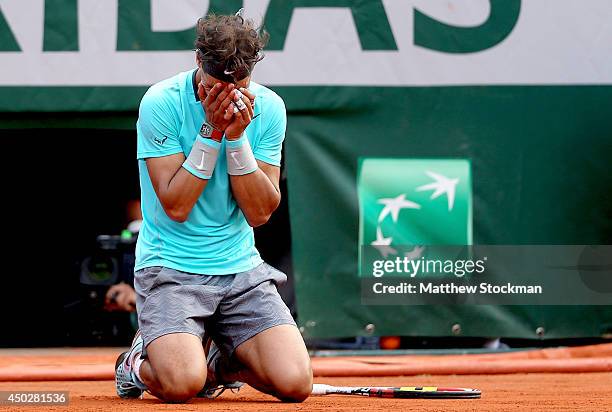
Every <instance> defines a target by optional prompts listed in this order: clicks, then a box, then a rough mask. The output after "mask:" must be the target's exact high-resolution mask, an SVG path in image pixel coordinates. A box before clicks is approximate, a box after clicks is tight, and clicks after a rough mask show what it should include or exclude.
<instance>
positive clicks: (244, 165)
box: [225, 133, 257, 176]
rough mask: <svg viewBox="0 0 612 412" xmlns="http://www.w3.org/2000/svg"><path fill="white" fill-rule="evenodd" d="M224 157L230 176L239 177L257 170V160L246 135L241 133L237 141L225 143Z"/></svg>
mask: <svg viewBox="0 0 612 412" xmlns="http://www.w3.org/2000/svg"><path fill="white" fill-rule="evenodd" d="M225 155H226V158H227V173H228V174H230V175H234V176H241V175H246V174H249V173H253V172H254V171H255V170H257V160H255V156H253V151H252V150H251V144H250V143H249V139H248V138H247V135H246V133H242V136H240V138H239V139H236V140H226V141H225Z"/></svg>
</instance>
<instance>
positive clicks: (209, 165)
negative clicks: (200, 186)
mask: <svg viewBox="0 0 612 412" xmlns="http://www.w3.org/2000/svg"><path fill="white" fill-rule="evenodd" d="M220 147H221V143H219V142H217V141H216V140H213V139H206V138H203V137H202V136H198V137H196V140H195V142H194V143H193V146H192V147H191V152H189V156H187V159H185V161H184V162H183V167H184V168H185V169H187V171H188V172H189V173H191V174H192V175H194V176H196V177H199V178H200V179H210V178H211V177H212V174H213V171H214V170H215V165H216V164H217V158H218V157H219V148H220Z"/></svg>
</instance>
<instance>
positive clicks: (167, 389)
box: [160, 369, 206, 403]
mask: <svg viewBox="0 0 612 412" xmlns="http://www.w3.org/2000/svg"><path fill="white" fill-rule="evenodd" d="M205 382H206V371H205V370H204V369H202V370H195V369H192V370H183V371H179V372H177V373H172V374H168V375H167V376H164V377H163V378H162V379H160V386H161V394H160V395H161V396H162V399H163V400H164V401H165V402H171V403H183V402H187V401H188V400H189V399H191V398H193V397H194V396H195V395H197V393H198V392H200V391H201V390H202V388H203V387H204V383H205Z"/></svg>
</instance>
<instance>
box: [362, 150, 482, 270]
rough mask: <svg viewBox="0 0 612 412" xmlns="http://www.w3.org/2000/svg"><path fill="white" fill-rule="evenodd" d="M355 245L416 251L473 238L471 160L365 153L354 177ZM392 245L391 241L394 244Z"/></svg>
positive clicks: (388, 253)
mask: <svg viewBox="0 0 612 412" xmlns="http://www.w3.org/2000/svg"><path fill="white" fill-rule="evenodd" d="M357 185H358V195H359V249H360V262H361V253H362V250H361V249H362V247H364V246H373V247H374V248H375V249H376V250H377V251H378V252H379V253H380V256H381V257H382V258H385V259H390V258H393V257H394V256H395V255H399V254H400V253H402V252H400V251H399V250H398V248H397V246H402V249H403V250H406V247H407V246H413V248H411V250H409V251H407V252H403V254H402V256H408V257H409V258H411V259H416V258H418V257H420V255H421V252H422V250H423V249H422V246H423V245H470V244H472V185H471V174H470V163H469V161H468V160H463V159H397V158H389V159H385V158H364V159H361V160H360V164H359V173H358V178H357ZM394 246H395V247H394Z"/></svg>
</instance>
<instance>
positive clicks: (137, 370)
mask: <svg viewBox="0 0 612 412" xmlns="http://www.w3.org/2000/svg"><path fill="white" fill-rule="evenodd" d="M144 361H145V360H144V359H142V358H141V357H140V354H138V356H136V359H134V364H133V366H132V371H133V372H134V375H136V379H138V383H141V384H142V385H143V386H144V383H143V382H142V378H141V377H140V366H141V365H142V362H144Z"/></svg>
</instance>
